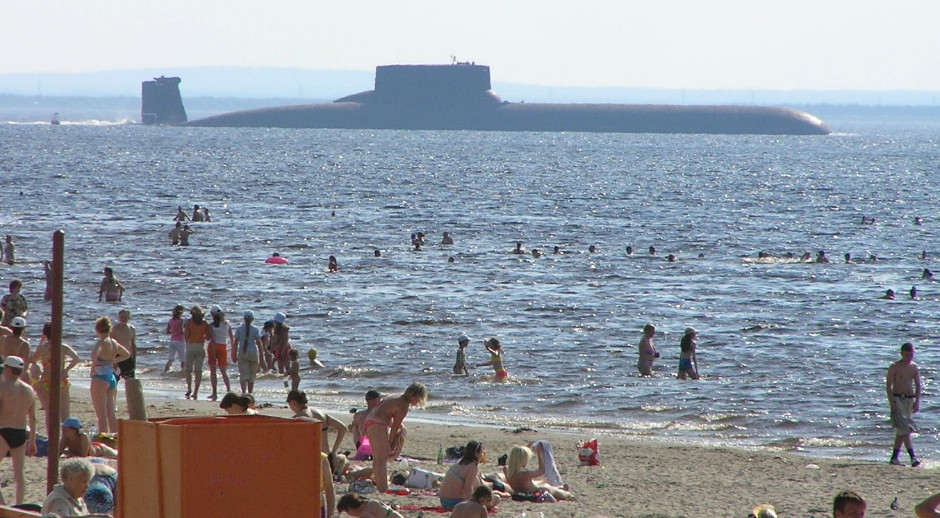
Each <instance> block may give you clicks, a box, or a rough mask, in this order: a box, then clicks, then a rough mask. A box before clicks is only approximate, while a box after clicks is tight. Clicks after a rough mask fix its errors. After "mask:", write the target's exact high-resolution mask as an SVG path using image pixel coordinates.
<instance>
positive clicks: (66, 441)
mask: <svg viewBox="0 0 940 518" xmlns="http://www.w3.org/2000/svg"><path fill="white" fill-rule="evenodd" d="M59 455H65V456H66V457H101V458H104V459H116V458H118V451H117V450H115V449H114V448H112V447H110V446H108V445H107V444H104V443H102V442H97V441H92V440H91V439H90V438H89V437H88V434H87V433H85V432H83V431H82V422H81V421H79V420H78V419H76V418H74V417H70V418H68V419H66V420H65V421H63V422H62V443H61V444H60V445H59Z"/></svg>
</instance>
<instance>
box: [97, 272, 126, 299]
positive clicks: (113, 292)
mask: <svg viewBox="0 0 940 518" xmlns="http://www.w3.org/2000/svg"><path fill="white" fill-rule="evenodd" d="M102 295H104V298H105V300H106V301H108V302H120V301H121V298H122V297H124V286H123V285H122V284H121V281H119V280H118V278H117V277H115V276H114V270H113V269H111V267H110V266H106V267H105V268H104V278H103V279H101V286H99V287H98V302H101V296H102Z"/></svg>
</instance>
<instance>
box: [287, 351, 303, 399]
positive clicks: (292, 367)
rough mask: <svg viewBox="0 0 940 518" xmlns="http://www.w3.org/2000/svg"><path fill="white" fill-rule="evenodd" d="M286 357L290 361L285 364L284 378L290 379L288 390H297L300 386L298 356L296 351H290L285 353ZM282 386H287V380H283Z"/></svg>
mask: <svg viewBox="0 0 940 518" xmlns="http://www.w3.org/2000/svg"><path fill="white" fill-rule="evenodd" d="M287 357H288V358H290V361H289V362H288V363H287V374H285V375H284V377H289V378H290V389H291V390H297V387H299V386H300V354H299V353H298V352H297V349H291V350H290V351H287ZM284 384H285V385H286V384H287V380H284Z"/></svg>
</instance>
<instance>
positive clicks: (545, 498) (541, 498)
mask: <svg viewBox="0 0 940 518" xmlns="http://www.w3.org/2000/svg"><path fill="white" fill-rule="evenodd" d="M535 501H536V502H537V503H540V504H549V503H552V502H557V501H558V500H555V497H554V495H552V494H551V493H550V492H548V491H546V490H544V489H542V490H540V491H536V492H535Z"/></svg>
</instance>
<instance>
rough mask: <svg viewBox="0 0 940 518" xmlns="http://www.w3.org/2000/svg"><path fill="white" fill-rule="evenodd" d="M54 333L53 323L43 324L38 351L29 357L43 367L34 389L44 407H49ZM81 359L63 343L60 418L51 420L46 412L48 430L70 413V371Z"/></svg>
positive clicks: (35, 363)
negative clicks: (51, 336) (51, 341)
mask: <svg viewBox="0 0 940 518" xmlns="http://www.w3.org/2000/svg"><path fill="white" fill-rule="evenodd" d="M51 333H52V323H51V322H46V323H45V324H43V326H42V336H41V337H40V338H39V345H38V346H37V347H36V351H35V352H33V355H32V356H30V358H29V363H30V364H32V365H39V366H40V367H41V368H42V371H41V372H40V374H39V379H38V380H37V381H36V383H34V384H33V389H34V390H35V391H36V396H37V397H39V402H40V404H42V408H44V409H46V408H49V393H50V392H51V391H50V390H49V389H50V382H51V379H52V368H51V367H52V345H51V344H50V342H49V337H50V335H51ZM66 359H68V361H69V363H68V365H66V364H65V361H66ZM80 361H81V360H80V359H79V357H78V355H77V354H75V350H74V349H72V348H71V347H70V346H69V345H68V344H66V343H63V344H62V364H63V368H62V372H61V374H60V379H59V386H60V389H59V394H60V395H59V417H58V420H57V421H56V420H53V421H51V422H50V421H49V414H48V413H44V415H45V416H46V430H49V427H50V425H53V426H54V425H57V424H58V423H61V422H62V421H64V420H65V419H66V418H67V417H68V416H69V415H70V414H69V371H70V370H72V369H73V368H74V367H75V366H76V365H78V364H79V362H80Z"/></svg>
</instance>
